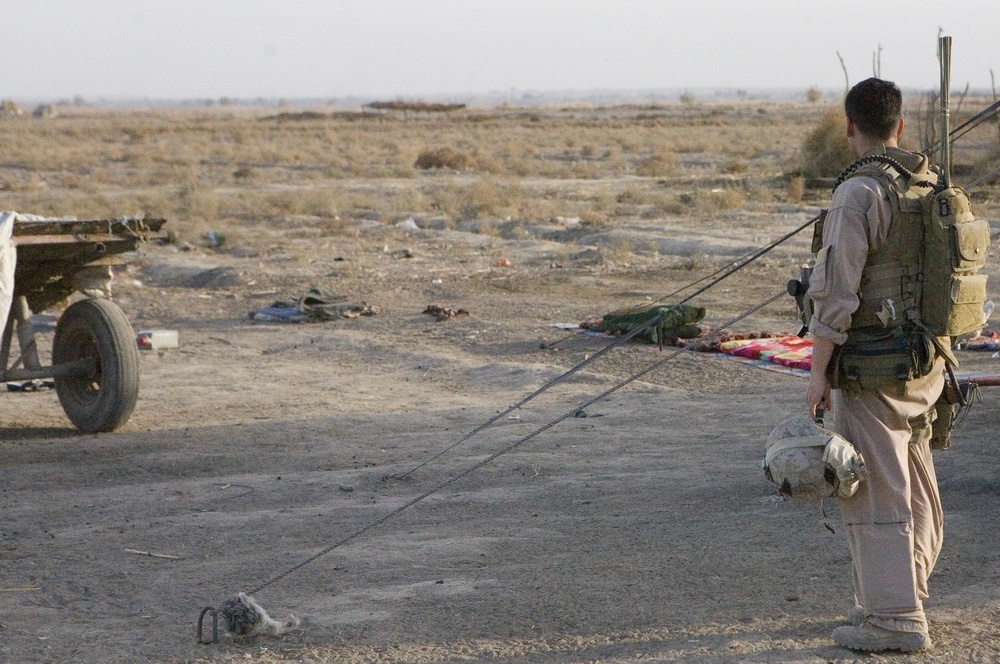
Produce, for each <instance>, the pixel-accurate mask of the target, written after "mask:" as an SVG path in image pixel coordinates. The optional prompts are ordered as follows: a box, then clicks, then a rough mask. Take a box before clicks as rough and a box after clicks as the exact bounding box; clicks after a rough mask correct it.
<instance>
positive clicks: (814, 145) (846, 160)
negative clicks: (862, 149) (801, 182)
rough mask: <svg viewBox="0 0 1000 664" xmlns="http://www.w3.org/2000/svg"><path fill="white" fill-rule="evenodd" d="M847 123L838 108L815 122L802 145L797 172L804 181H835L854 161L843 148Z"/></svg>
mask: <svg viewBox="0 0 1000 664" xmlns="http://www.w3.org/2000/svg"><path fill="white" fill-rule="evenodd" d="M846 132H847V120H846V119H845V118H844V113H843V111H841V110H840V108H839V107H836V106H831V107H830V108H828V109H827V110H825V111H824V112H823V113H822V115H820V116H819V122H818V123H817V125H816V128H815V129H813V130H812V131H811V132H810V133H809V135H808V136H806V139H805V141H803V143H802V149H801V153H800V157H799V166H798V169H797V170H798V171H799V173H801V174H802V175H804V176H805V177H814V178H815V177H835V176H837V175H838V174H839V173H840V172H841V171H842V170H843V169H844V167H846V166H847V165H848V164H850V163H851V162H852V161H854V154H853V153H852V152H851V149H850V147H848V145H847V134H846Z"/></svg>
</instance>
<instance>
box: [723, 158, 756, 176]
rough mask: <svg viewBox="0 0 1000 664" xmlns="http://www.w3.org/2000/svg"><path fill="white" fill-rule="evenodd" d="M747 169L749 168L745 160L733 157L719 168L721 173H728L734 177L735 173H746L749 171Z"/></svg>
mask: <svg viewBox="0 0 1000 664" xmlns="http://www.w3.org/2000/svg"><path fill="white" fill-rule="evenodd" d="M749 168H750V167H749V166H748V165H747V162H746V160H745V159H740V158H738V157H733V158H731V159H729V160H728V161H726V162H725V163H724V164H722V166H721V170H722V172H723V173H729V174H731V175H735V174H737V173H746V172H747V170H749Z"/></svg>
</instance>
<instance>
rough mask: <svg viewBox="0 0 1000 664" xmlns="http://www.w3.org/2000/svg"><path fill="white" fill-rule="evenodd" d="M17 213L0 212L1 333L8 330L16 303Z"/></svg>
mask: <svg viewBox="0 0 1000 664" xmlns="http://www.w3.org/2000/svg"><path fill="white" fill-rule="evenodd" d="M18 216H19V215H18V214H17V213H16V212H0V331H2V330H4V329H6V327H7V318H8V317H9V316H10V305H11V304H12V303H13V302H14V267H15V266H16V265H17V249H16V248H15V247H14V241H13V238H12V236H13V234H14V221H15V220H16V219H17V217H18Z"/></svg>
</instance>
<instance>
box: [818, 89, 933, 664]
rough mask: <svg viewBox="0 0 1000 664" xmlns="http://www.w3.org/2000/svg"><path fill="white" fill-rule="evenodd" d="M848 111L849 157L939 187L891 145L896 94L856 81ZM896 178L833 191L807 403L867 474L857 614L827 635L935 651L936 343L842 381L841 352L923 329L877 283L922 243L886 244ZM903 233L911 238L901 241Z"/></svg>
mask: <svg viewBox="0 0 1000 664" xmlns="http://www.w3.org/2000/svg"><path fill="white" fill-rule="evenodd" d="M844 107H845V112H846V115H847V141H848V144H849V145H850V147H851V150H852V151H853V152H854V154H855V155H857V156H858V157H859V158H860V157H865V156H868V155H883V156H886V157H890V158H891V159H893V160H895V161H896V162H898V163H899V164H901V165H902V166H903V167H904V168H905V169H908V170H909V171H912V172H914V173H920V174H921V177H923V178H926V179H928V180H930V181H934V180H935V179H936V176H935V174H934V173H932V172H930V171H928V169H927V158H926V157H925V156H923V155H921V154H917V153H912V152H907V151H905V150H902V149H900V148H899V146H898V140H899V138H900V136H901V135H902V132H903V120H902V94H901V93H900V90H899V88H898V87H896V85H894V84H893V83H891V82H889V81H884V80H880V79H877V78H870V79H868V80H865V81H862V82H861V83H858V84H857V85H855V86H854V87H853V88H852V89H851V90H850V92H848V94H847V97H846V99H845V103H844ZM883 161H884V159H883ZM857 163H858V162H856V164H857ZM862 163H864V162H862ZM895 175H897V173H896V172H892V173H891V174H889V175H886V169H885V168H884V167H883V166H882V164H881V163H875V164H874V165H873V166H868V167H864V168H858V169H857V170H856V174H855V175H854V176H852V177H849V178H848V179H846V180H845V181H844V182H843V183H842V184H840V185H839V186H838V187H837V189H836V190H835V192H834V195H833V199H832V201H831V203H830V209H829V212H828V214H827V216H826V218H825V219H824V221H823V229H822V250H821V251H820V252H819V253H818V254H817V259H816V265H815V268H814V270H813V274H812V279H811V284H810V287H809V296H810V297H811V298H812V300H813V317H812V320H811V322H810V330H811V331H812V333H813V337H814V346H813V360H812V368H811V373H810V379H809V387H808V389H807V392H806V402H807V405H808V407H809V411H810V414H812V415H814V416H815V415H816V410H817V408H825V409H829V408H831V406H832V409H833V411H834V427H833V428H834V429H836V431H837V433H839V434H841V435H842V436H844V438H846V439H847V440H849V441H851V442H852V443H853V444H854V445H855V446H856V447H857V448H858V451H860V452H861V454H862V455H863V456H864V459H865V462H866V465H867V468H868V471H869V476H868V479H867V481H865V482H862V483H861V486H860V488H859V490H858V491H857V493H856V494H854V495H853V496H851V497H850V498H846V499H845V498H842V499H841V500H840V510H841V516H842V519H843V521H844V525H845V530H846V532H847V538H848V543H849V546H850V551H851V562H852V571H853V579H854V588H855V607H854V609H852V610H851V611H849V612H848V615H847V622H848V623H849V625H847V626H844V627H838V628H837V629H835V630H834V632H833V639H834V641H835V642H836V643H837V644H839V645H841V646H844V647H847V648H852V649H855V650H861V651H881V650H902V651H915V650H924V649H929V648H930V647H931V639H930V636H929V635H928V629H927V617H926V616H925V614H924V608H923V600H924V599H925V598H926V597H927V579H928V577H929V576H930V575H931V571H932V570H933V568H934V563H935V561H936V560H937V557H938V553H939V552H940V550H941V542H942V526H943V516H942V511H941V501H940V497H939V494H938V487H937V478H936V476H935V473H934V464H933V461H932V459H931V450H930V446H929V439H930V434H929V422H930V416H929V412H930V410H931V409H932V408H933V406H934V403H935V401H936V400H937V399H938V396H939V395H940V394H941V391H942V388H943V387H944V381H945V376H944V359H943V357H941V356H940V355H941V352H936V351H935V346H934V344H933V343H931V341H933V340H928V339H924V340H923V341H924V342H926V343H925V344H924V345H923V347H925V348H927V354H926V356H925V357H923V358H922V360H923V361H922V362H917V363H916V365H915V366H912V367H909V369H910V370H909V371H908V372H904V373H903V374H900V373H899V371H897V372H896V375H895V376H890V377H889V378H888V379H885V380H880V381H875V380H869V381H867V382H866V381H865V380H861V381H858V380H850V378H851V377H845V376H844V371H843V364H842V362H841V361H840V359H839V358H840V356H841V353H843V352H845V350H847V349H851V348H853V349H855V350H858V349H860V350H864V349H865V348H866V344H868V346H867V347H868V348H869V350H871V349H873V348H877V347H881V348H886V344H887V343H889V345H890V346H891V344H892V343H896V342H900V343H901V344H902V346H901V347H902V348H905V349H906V350H907V351H909V350H911V349H912V348H914V347H919V346H920V343H919V342H920V339H917V336H919V335H920V334H921V332H920V329H919V328H918V327H916V326H914V325H912V324H910V323H912V321H908V320H907V317H906V316H905V315H904V310H903V309H904V302H905V297H906V294H905V293H900V294H899V295H898V296H896V297H888V296H886V294H885V288H886V286H885V282H886V281H891V280H885V279H883V280H882V281H883V283H881V284H880V283H879V279H877V278H875V277H877V276H878V275H879V274H882V275H884V274H885V272H881V273H880V272H879V271H878V270H879V269H883V268H884V267H885V265H887V264H889V263H892V264H894V265H896V266H897V267H896V268H894V269H899V268H898V264H899V263H900V262H901V261H902V262H904V264H905V261H904V260H903V259H902V258H900V257H899V256H896V255H895V254H896V253H902V251H903V249H901V247H904V246H906V243H909V244H911V245H912V244H913V243H920V242H921V237H920V236H919V234H910V233H909V231H906V230H904V229H903V226H904V225H905V224H904V222H902V221H901V222H899V223H898V224H897V228H896V232H895V233H894V234H893V235H892V236H890V229H892V228H893V224H894V216H902V215H901V213H899V212H898V211H899V209H900V208H899V200H898V198H897V199H895V200H894V198H893V197H898V196H900V195H901V194H900V188H899V187H897V186H894V185H893V182H894V180H893V177H894V176H895ZM894 211H895V212H894ZM900 233H907V234H908V235H910V236H909V237H902V238H901V239H900ZM896 281H899V280H896ZM895 287H896V288H897V290H898V289H899V288H900V287H899V286H898V284H897V285H896V286H895ZM878 288H881V289H882V290H881V291H878V290H877V289H878ZM878 344H882V345H881V346H879V345H878ZM887 352H889V353H891V352H892V351H891V350H889V351H887ZM869 354H870V355H872V356H873V357H877V356H879V355H880V353H869ZM865 355H866V354H865V353H864V352H861V353H858V356H865ZM911 355H912V353H911ZM897 366H898V365H897ZM864 373H865V369H864V367H863V368H862V374H864ZM875 373H878V372H877V371H875ZM883 373H884V372H883ZM854 378H856V376H854ZM831 386H832V387H833V388H834V389H833V390H832V392H831Z"/></svg>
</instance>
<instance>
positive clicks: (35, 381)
mask: <svg viewBox="0 0 1000 664" xmlns="http://www.w3.org/2000/svg"><path fill="white" fill-rule="evenodd" d="M55 387H56V382H55V381H54V380H52V379H44V380H43V379H41V378H32V379H31V380H22V381H16V382H10V383H7V391H8V392H37V391H38V390H52V389H55Z"/></svg>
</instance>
